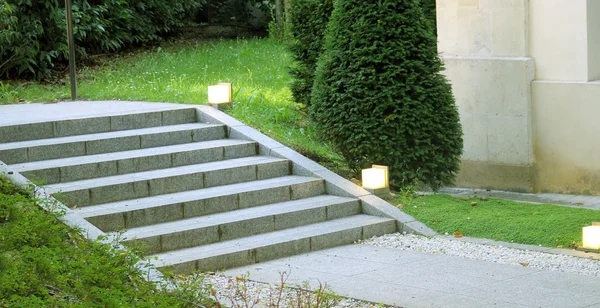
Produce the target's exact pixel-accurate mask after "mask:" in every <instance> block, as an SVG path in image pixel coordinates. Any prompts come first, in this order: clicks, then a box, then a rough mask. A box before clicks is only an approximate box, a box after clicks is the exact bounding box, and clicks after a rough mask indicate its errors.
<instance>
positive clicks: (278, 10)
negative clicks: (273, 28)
mask: <svg viewBox="0 0 600 308" xmlns="http://www.w3.org/2000/svg"><path fill="white" fill-rule="evenodd" d="M282 15H283V7H282V5H281V0H275V23H276V24H277V38H278V39H280V38H281V37H282V36H283V16H282Z"/></svg>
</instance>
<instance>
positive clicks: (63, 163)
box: [10, 139, 256, 172]
mask: <svg viewBox="0 0 600 308" xmlns="http://www.w3.org/2000/svg"><path fill="white" fill-rule="evenodd" d="M240 144H256V142H254V141H247V140H239V139H218V140H210V141H201V142H194V143H185V144H176V145H168V146H161V147H155V148H151V149H139V150H130V151H122V152H112V153H104V154H95V155H86V156H77V157H68V158H59V159H51V160H43V161H35V162H29V163H20V164H14V165H10V168H11V170H13V171H15V172H25V171H32V170H40V169H47V168H59V167H68V166H77V165H83V164H94V163H101V162H108V161H115V160H121V159H131V158H140V157H148V156H155V155H162V154H170V153H178V152H185V151H193V150H201V149H210V148H219V147H226V146H232V145H240Z"/></svg>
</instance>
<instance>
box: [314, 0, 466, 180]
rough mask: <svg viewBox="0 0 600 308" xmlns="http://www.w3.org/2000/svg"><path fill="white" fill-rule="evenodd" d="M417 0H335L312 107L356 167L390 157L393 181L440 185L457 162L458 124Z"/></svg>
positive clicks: (326, 132)
mask: <svg viewBox="0 0 600 308" xmlns="http://www.w3.org/2000/svg"><path fill="white" fill-rule="evenodd" d="M419 4H420V2H419V1H418V0H381V1H362V0H339V1H336V2H335V5H334V11H333V14H332V17H331V21H330V23H329V25H328V28H327V32H326V38H325V50H324V53H323V55H322V56H321V58H320V60H319V63H318V67H317V72H316V75H315V83H314V88H313V92H312V94H311V95H312V102H311V109H310V115H311V118H312V119H313V120H314V121H315V122H316V124H317V126H318V129H319V130H320V132H321V133H322V134H323V135H324V136H326V137H328V138H329V139H331V141H332V142H333V143H334V144H336V145H337V146H338V147H339V149H340V151H341V152H342V154H343V155H344V157H345V158H346V159H347V160H348V163H349V164H351V165H352V166H353V167H354V168H356V169H358V168H360V167H364V166H366V165H368V164H370V163H378V164H384V165H388V166H390V173H391V174H390V176H391V180H392V184H394V185H402V184H403V183H413V182H414V181H415V180H418V181H422V182H425V183H426V184H428V185H430V186H431V187H432V188H433V189H437V188H439V187H440V186H441V185H445V184H450V183H451V182H452V180H453V179H454V176H455V173H456V172H457V171H458V169H459V157H460V154H461V152H462V129H461V126H460V122H459V117H458V111H457V109H456V106H455V103H454V98H453V96H452V91H451V87H450V84H449V83H448V81H447V80H446V78H445V77H444V76H443V75H442V74H441V73H440V72H441V71H442V70H443V64H442V62H441V60H440V59H439V57H438V55H437V52H436V38H435V36H434V35H433V32H432V29H431V28H430V27H429V25H428V23H427V21H426V19H425V17H424V15H423V11H422V10H421V8H420V7H419Z"/></svg>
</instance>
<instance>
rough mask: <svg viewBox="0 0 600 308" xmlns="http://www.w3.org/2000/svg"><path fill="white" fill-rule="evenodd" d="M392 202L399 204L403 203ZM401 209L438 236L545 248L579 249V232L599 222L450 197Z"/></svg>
mask: <svg viewBox="0 0 600 308" xmlns="http://www.w3.org/2000/svg"><path fill="white" fill-rule="evenodd" d="M394 202H395V204H401V203H402V200H401V199H400V198H398V199H396V200H394ZM472 202H477V205H475V206H472V205H471V203H472ZM402 209H403V210H404V211H405V212H406V213H408V214H410V215H412V216H414V217H415V218H416V219H417V220H419V221H421V222H423V223H425V224H426V225H428V226H429V227H431V228H432V229H434V230H435V231H437V232H439V233H441V234H444V233H449V234H450V235H452V234H454V233H455V232H461V233H462V234H463V235H465V236H469V237H479V238H488V239H493V240H498V241H505V242H515V243H522V244H530V245H542V246H547V247H564V248H573V247H577V246H580V245H581V228H582V227H584V226H589V225H591V223H592V222H593V221H600V211H594V210H588V209H578V208H571V207H564V206H558V205H551V204H530V203H520V202H514V201H509V200H502V199H489V200H488V201H482V200H480V198H470V199H467V200H463V199H459V198H455V197H452V196H449V195H430V196H422V197H418V198H416V199H414V200H413V201H412V204H407V205H404V206H403V208H402Z"/></svg>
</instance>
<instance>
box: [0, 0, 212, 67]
mask: <svg viewBox="0 0 600 308" xmlns="http://www.w3.org/2000/svg"><path fill="white" fill-rule="evenodd" d="M0 1H1V2H0V77H6V78H17V77H23V78H36V79H41V78H43V77H46V76H48V75H49V74H50V70H51V69H52V67H54V64H55V63H56V62H58V61H63V60H64V59H65V58H66V53H67V42H66V26H65V24H66V21H65V12H64V5H63V3H64V2H63V1H58V0H39V1H31V0H0ZM204 3H205V0H192V1H186V0H174V1H167V0H150V1H142V0H132V1H126V0H74V1H73V23H74V36H75V42H76V45H77V46H78V49H77V52H78V53H79V55H81V56H85V55H86V54H87V53H88V52H89V53H100V52H111V51H115V50H117V49H120V48H123V47H126V46H129V45H132V44H136V43H142V42H147V41H151V40H155V39H157V38H158V37H160V36H162V35H165V34H167V33H169V32H172V31H174V30H177V29H178V28H179V27H181V26H183V25H184V24H185V23H186V21H187V20H189V18H190V17H191V16H192V15H193V14H194V13H195V11H196V10H197V9H198V8H199V7H200V6H201V5H203V4H204Z"/></svg>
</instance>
